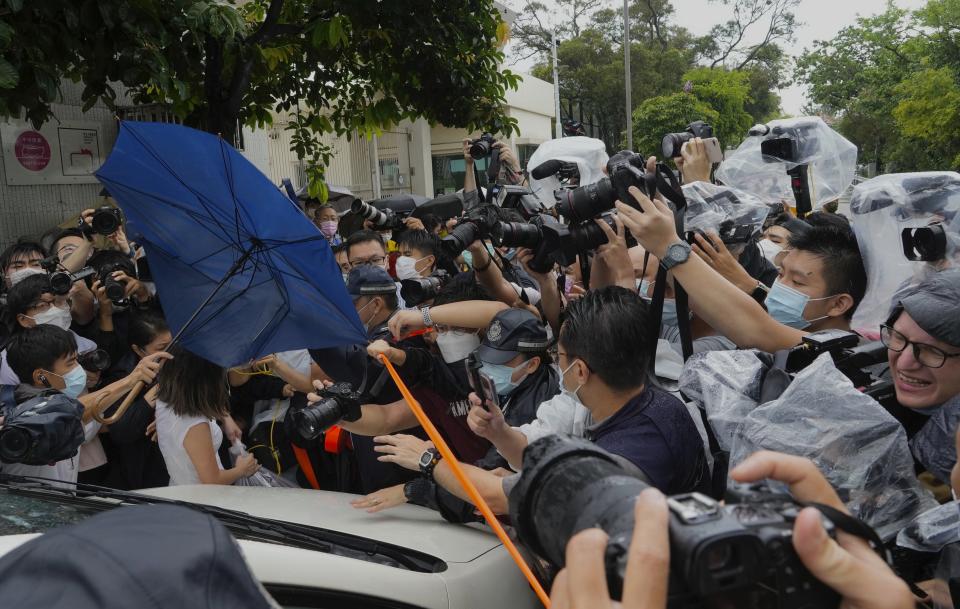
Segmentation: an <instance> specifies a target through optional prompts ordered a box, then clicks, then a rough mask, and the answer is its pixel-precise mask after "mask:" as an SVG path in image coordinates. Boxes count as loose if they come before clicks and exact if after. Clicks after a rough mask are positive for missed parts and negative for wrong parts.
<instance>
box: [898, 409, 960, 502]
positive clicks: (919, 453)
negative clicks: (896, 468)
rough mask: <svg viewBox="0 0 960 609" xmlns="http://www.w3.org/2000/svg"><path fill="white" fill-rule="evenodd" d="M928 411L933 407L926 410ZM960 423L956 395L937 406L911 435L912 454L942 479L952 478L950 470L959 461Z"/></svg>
mask: <svg viewBox="0 0 960 609" xmlns="http://www.w3.org/2000/svg"><path fill="white" fill-rule="evenodd" d="M929 411H930V409H928V410H927V412H929ZM920 412H923V411H920ZM958 423H960V396H954V397H953V398H951V399H949V400H947V401H946V403H944V404H943V405H942V406H940V407H938V408H936V409H934V412H933V413H932V414H930V419H929V420H927V422H926V423H925V424H924V426H923V427H921V428H920V431H918V432H917V433H916V434H914V436H913V437H912V438H910V450H912V451H913V456H914V457H915V458H916V459H917V461H919V462H920V463H921V464H922V465H923V466H924V467H925V468H927V471H929V472H930V473H931V474H933V475H934V476H936V477H937V478H939V479H940V480H941V481H942V482H947V483H949V482H950V471H951V470H952V469H953V465H954V464H955V463H956V462H957V449H956V435H957V424H958Z"/></svg>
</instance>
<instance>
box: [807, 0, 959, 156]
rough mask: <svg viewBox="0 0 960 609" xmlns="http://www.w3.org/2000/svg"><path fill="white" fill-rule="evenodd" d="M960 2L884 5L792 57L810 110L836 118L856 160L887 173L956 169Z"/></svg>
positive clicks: (932, 1) (933, 0)
mask: <svg viewBox="0 0 960 609" xmlns="http://www.w3.org/2000/svg"><path fill="white" fill-rule="evenodd" d="M957 31H960V1H958V0H929V1H928V2H927V4H926V6H925V7H924V8H922V9H920V10H919V11H915V12H912V13H911V12H909V11H906V10H904V9H900V8H897V7H896V6H895V5H893V4H889V5H888V6H887V8H886V10H885V11H884V12H883V13H881V14H879V15H876V16H872V17H861V18H859V19H858V20H857V22H856V23H855V24H854V25H852V26H849V27H846V28H844V29H843V30H841V31H840V32H839V34H838V35H837V36H836V37H835V38H834V39H833V40H831V41H824V42H818V43H816V44H815V45H814V47H813V48H812V49H810V50H808V51H806V52H805V53H804V54H803V56H801V57H800V59H799V60H798V62H797V70H796V77H797V79H798V80H800V81H802V82H805V83H806V84H807V85H808V86H809V96H810V99H811V101H812V102H813V105H812V107H811V108H809V110H810V111H812V112H821V113H824V114H828V115H834V116H836V117H838V119H839V121H838V123H837V127H838V129H839V131H840V132H841V133H842V134H843V135H844V136H845V137H847V138H848V139H849V140H850V141H852V142H853V143H854V144H856V145H857V147H858V148H859V149H860V158H861V159H862V160H865V161H867V162H877V163H878V164H879V165H880V166H881V167H882V168H884V169H886V170H888V171H913V170H936V169H951V168H956V167H958V166H960V154H958V153H960V88H958V83H960V44H958V39H957V34H956V33H957Z"/></svg>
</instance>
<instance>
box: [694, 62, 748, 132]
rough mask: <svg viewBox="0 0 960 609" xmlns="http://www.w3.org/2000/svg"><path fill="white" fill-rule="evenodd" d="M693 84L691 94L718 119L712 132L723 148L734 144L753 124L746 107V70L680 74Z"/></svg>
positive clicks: (695, 70) (714, 69)
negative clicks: (711, 110)
mask: <svg viewBox="0 0 960 609" xmlns="http://www.w3.org/2000/svg"><path fill="white" fill-rule="evenodd" d="M683 79H684V80H685V81H690V82H691V83H692V84H693V90H692V93H693V96H694V97H696V98H697V99H698V100H700V101H702V102H704V103H705V104H706V105H707V106H709V107H710V108H712V109H713V110H714V111H715V112H716V114H717V118H716V120H715V121H714V122H713V123H712V124H713V128H714V134H715V135H716V136H717V137H718V138H719V139H720V143H721V145H723V146H725V147H736V146H737V145H738V144H739V143H740V142H741V140H743V138H744V136H745V135H746V134H747V130H748V129H750V126H751V125H752V124H753V118H752V117H751V116H750V115H749V114H748V113H747V112H746V110H745V107H746V104H747V101H748V100H749V99H750V77H749V75H748V74H747V73H745V72H739V71H736V70H724V69H719V68H696V69H694V70H690V71H689V72H687V73H686V74H684V75H683Z"/></svg>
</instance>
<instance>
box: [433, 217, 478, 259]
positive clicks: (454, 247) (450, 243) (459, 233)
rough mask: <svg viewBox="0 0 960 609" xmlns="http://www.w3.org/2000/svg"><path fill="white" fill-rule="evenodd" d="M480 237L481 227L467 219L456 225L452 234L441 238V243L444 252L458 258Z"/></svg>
mask: <svg viewBox="0 0 960 609" xmlns="http://www.w3.org/2000/svg"><path fill="white" fill-rule="evenodd" d="M479 238H480V227H479V226H477V225H476V224H475V223H473V222H469V221H465V222H461V223H460V224H457V225H456V226H454V227H453V230H452V231H450V234H448V235H447V236H446V237H444V238H443V239H441V240H440V245H441V247H443V251H444V253H446V254H447V255H448V256H450V257H451V258H456V257H457V256H459V255H460V254H461V252H463V250H465V249H467V247H469V246H470V244H471V243H473V242H474V241H476V240H477V239H479Z"/></svg>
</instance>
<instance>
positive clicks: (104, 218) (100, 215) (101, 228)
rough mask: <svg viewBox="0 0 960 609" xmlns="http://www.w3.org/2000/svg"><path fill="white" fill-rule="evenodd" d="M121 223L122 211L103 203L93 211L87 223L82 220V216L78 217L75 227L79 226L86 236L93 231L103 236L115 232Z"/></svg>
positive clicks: (90, 234)
mask: <svg viewBox="0 0 960 609" xmlns="http://www.w3.org/2000/svg"><path fill="white" fill-rule="evenodd" d="M122 224H123V212H121V211H120V209H119V208H116V207H110V206H109V205H103V206H102V207H98V208H97V209H96V210H95V211H94V212H93V218H91V220H90V224H89V225H88V224H87V223H86V222H84V221H83V218H80V220H79V222H78V223H77V228H79V229H80V230H81V231H82V232H83V234H84V235H85V236H86V237H87V238H90V237H92V236H93V234H94V233H96V234H98V235H104V236H107V235H112V234H113V233H115V232H117V229H119V228H120V226H121V225H122Z"/></svg>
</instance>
